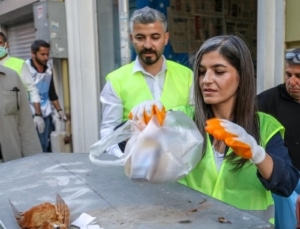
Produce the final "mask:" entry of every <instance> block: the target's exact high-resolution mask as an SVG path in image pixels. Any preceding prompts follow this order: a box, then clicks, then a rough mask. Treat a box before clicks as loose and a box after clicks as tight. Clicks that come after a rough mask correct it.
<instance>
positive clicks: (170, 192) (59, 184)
mask: <svg viewBox="0 0 300 229" xmlns="http://www.w3.org/2000/svg"><path fill="white" fill-rule="evenodd" d="M88 156H89V155H88V154H87V153H42V154H38V155H35V156H31V157H25V158H22V159H18V160H14V161H10V162H6V163H2V164H0V174H1V180H0V220H2V222H3V223H4V225H5V226H6V227H7V229H14V228H16V229H17V228H19V227H18V225H17V223H16V221H15V218H14V216H13V213H12V210H11V207H10V205H9V202H8V200H9V199H10V200H11V201H12V202H13V203H14V205H15V206H16V207H17V209H18V210H20V211H25V210H28V209H29V208H30V207H32V206H34V205H38V204H40V203H41V202H44V201H49V202H55V197H56V193H59V194H60V195H61V197H62V198H63V199H64V200H65V202H66V203H67V205H68V206H69V208H70V211H71V220H74V219H75V218H77V217H78V216H79V215H80V214H81V213H83V212H86V213H88V214H90V215H92V216H95V217H97V222H98V224H99V225H100V226H101V227H103V228H104V229H119V228H126V229H131V228H132V229H150V228H152V229H155V228H159V229H165V228H172V229H177V228H189V229H193V228H195V229H196V228H197V229H201V228H203V229H204V228H205V229H207V228H209V229H216V228H218V229H219V228H222V229H229V228H230V229H235V228H236V229H241V228H243V229H248V228H249V229H250V228H251V229H255V228H260V229H264V228H272V226H271V225H270V224H268V223H267V222H264V221H262V220H261V219H259V218H257V217H255V216H253V215H250V214H248V213H246V212H244V211H240V210H238V209H236V208H234V207H231V206H229V205H226V204H224V203H222V202H220V201H217V200H215V199H213V198H210V197H208V196H206V195H204V194H201V193H199V192H196V191H194V190H192V189H190V188H187V187H185V186H183V185H181V184H178V183H176V182H175V183H164V184H150V183H140V182H134V181H132V180H130V179H129V178H128V177H127V176H126V175H125V173H124V170H123V168H122V167H100V166H97V165H94V164H92V163H91V162H90V160H89V157H88ZM219 217H224V218H225V219H227V220H228V221H230V223H220V222H219V221H218V218H219ZM70 228H72V227H70Z"/></svg>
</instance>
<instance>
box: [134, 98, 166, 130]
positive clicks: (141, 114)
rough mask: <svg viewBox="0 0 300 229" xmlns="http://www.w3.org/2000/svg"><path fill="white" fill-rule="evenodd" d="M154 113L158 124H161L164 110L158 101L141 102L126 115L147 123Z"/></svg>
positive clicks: (164, 113)
mask: <svg viewBox="0 0 300 229" xmlns="http://www.w3.org/2000/svg"><path fill="white" fill-rule="evenodd" d="M154 115H156V117H157V120H158V122H159V124H160V125H161V126H162V125H163V122H164V120H165V116H166V110H165V107H164V106H163V105H162V104H161V102H160V101H145V102H142V103H140V104H138V105H137V106H135V107H134V108H133V109H132V110H131V112H130V113H129V116H128V117H129V119H131V120H138V121H141V122H143V123H145V124H146V125H147V124H148V123H149V121H150V120H151V118H152V117H153V116H154Z"/></svg>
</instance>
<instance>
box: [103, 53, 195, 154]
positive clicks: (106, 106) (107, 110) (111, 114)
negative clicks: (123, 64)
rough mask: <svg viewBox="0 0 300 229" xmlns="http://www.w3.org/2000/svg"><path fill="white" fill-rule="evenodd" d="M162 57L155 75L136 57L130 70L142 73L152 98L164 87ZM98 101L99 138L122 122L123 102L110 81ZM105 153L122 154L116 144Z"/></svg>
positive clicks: (165, 68) (164, 67)
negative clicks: (160, 64) (99, 105)
mask: <svg viewBox="0 0 300 229" xmlns="http://www.w3.org/2000/svg"><path fill="white" fill-rule="evenodd" d="M163 58H164V60H163V64H162V68H161V71H160V72H159V73H158V74H157V75H155V76H153V75H151V74H150V73H148V72H146V71H145V69H144V68H143V66H142V65H141V63H140V61H139V59H138V57H137V58H136V60H135V62H134V67H133V70H132V74H134V73H136V72H141V73H142V74H143V76H144V77H145V80H146V83H147V85H148V87H149V89H150V92H151V94H152V97H153V100H160V97H161V94H162V90H163V87H164V82H165V76H166V70H167V65H166V59H165V57H163ZM191 88H193V87H191ZM100 102H101V104H102V123H101V126H100V136H101V138H104V137H106V136H109V135H111V134H112V132H113V131H114V128H115V127H116V126H117V125H119V124H121V123H122V121H123V104H122V100H121V99H120V97H119V96H118V95H117V93H116V92H115V91H114V89H113V88H112V85H111V83H110V82H106V84H105V85H104V87H103V90H102V92H101V94H100ZM190 103H191V104H192V90H190ZM106 153H108V154H112V155H114V156H116V157H121V156H122V155H123V153H122V151H121V150H120V148H119V146H118V145H113V146H111V147H109V148H108V149H107V150H106Z"/></svg>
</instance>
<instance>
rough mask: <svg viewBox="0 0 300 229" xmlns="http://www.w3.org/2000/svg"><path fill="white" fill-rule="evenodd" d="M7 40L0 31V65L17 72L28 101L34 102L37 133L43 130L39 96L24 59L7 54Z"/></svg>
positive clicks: (34, 119) (43, 124)
mask: <svg viewBox="0 0 300 229" xmlns="http://www.w3.org/2000/svg"><path fill="white" fill-rule="evenodd" d="M7 49H8V41H7V37H6V35H5V34H4V33H2V32H0V65H2V66H5V67H8V68H10V69H12V70H14V71H15V72H17V73H18V75H19V77H20V78H21V81H22V83H23V85H24V88H25V90H26V91H27V93H28V97H29V101H30V102H32V103H33V104H34V110H35V115H34V117H33V121H34V123H35V126H36V128H37V130H38V132H39V133H43V132H44V128H45V123H44V120H43V118H42V117H41V115H42V111H41V106H40V96H39V92H38V89H37V88H36V86H35V84H34V82H33V79H32V76H31V73H30V71H29V69H28V67H27V65H26V63H25V61H24V60H22V59H20V58H16V57H11V56H9V55H8V52H7Z"/></svg>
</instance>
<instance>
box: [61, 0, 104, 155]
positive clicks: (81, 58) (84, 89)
mask: <svg viewBox="0 0 300 229" xmlns="http://www.w3.org/2000/svg"><path fill="white" fill-rule="evenodd" d="M65 4H66V16H67V32H68V50H69V51H68V55H69V58H68V61H69V80H70V97H71V114H72V117H71V123H72V140H73V151H74V152H89V148H90V145H92V144H93V143H94V142H96V141H97V140H98V139H99V121H100V116H99V113H100V112H99V110H100V108H99V107H100V105H99V91H100V90H99V88H100V83H99V57H98V50H99V49H98V36H97V17H96V16H97V7H96V1H95V0H88V1H87V0H76V1H74V0H65Z"/></svg>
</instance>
